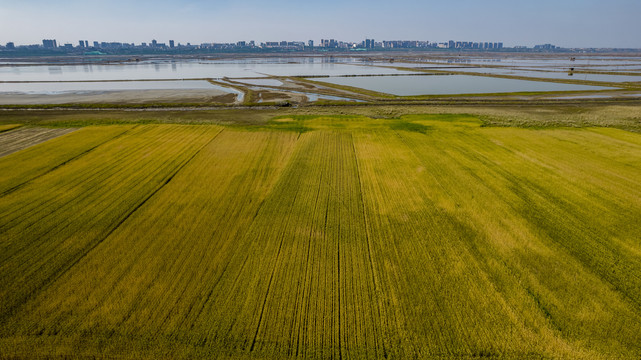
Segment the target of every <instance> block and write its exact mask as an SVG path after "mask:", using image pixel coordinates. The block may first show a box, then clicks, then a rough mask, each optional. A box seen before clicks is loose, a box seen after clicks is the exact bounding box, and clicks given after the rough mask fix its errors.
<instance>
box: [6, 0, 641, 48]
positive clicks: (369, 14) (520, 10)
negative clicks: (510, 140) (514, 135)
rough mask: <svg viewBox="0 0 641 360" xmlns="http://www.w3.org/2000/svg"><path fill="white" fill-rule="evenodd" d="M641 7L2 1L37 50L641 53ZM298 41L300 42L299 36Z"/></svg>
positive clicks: (17, 32) (20, 37)
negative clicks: (388, 47)
mask: <svg viewBox="0 0 641 360" xmlns="http://www.w3.org/2000/svg"><path fill="white" fill-rule="evenodd" d="M639 13H641V2H638V1H633V0H613V1H610V2H608V3H605V2H602V1H596V0H582V1H578V0H557V1H552V0H541V1H538V2H524V1H520V2H518V3H515V2H508V1H506V0H491V1H486V2H482V3H481V2H478V1H472V0H456V1H451V2H447V3H446V2H435V1H427V2H421V3H419V4H416V3H415V2H412V1H408V0H399V1H396V2H384V1H380V0H374V1H362V0H351V1H345V2H338V1H335V0H330V1H325V2H322V3H313V4H309V3H307V2H303V3H301V2H296V1H293V0H278V1H272V2H269V3H265V2H260V1H255V0H247V1H245V2H243V3H242V4H239V3H237V2H231V1H216V2H211V1H209V2H206V1H201V0H191V1H185V2H180V3H179V4H176V3H175V2H170V1H166V0H162V1H149V0H141V1H137V2H125V1H122V0H115V1H112V2H108V3H107V2H99V1H94V0H88V1H78V0H61V1H58V2H49V1H43V0H25V1H21V2H14V1H9V0H0V43H2V44H4V43H6V42H14V43H15V44H16V45H27V44H35V43H39V42H40V41H41V40H42V39H43V38H47V39H58V42H59V43H73V44H76V43H77V41H78V40H79V39H96V40H98V39H101V41H114V42H117V41H126V42H134V43H142V42H148V41H149V39H153V38H156V39H163V40H162V41H169V39H172V40H174V41H175V42H176V43H183V44H184V43H187V42H191V43H195V44H200V43H207V42H221V43H222V42H236V41H239V40H241V39H246V40H248V41H249V40H255V41H256V42H257V43H260V42H267V41H275V40H279V39H291V40H300V41H307V40H309V39H314V40H315V41H318V40H320V39H321V38H336V39H338V38H341V39H344V40H345V41H354V42H356V41H361V40H362V39H364V38H376V39H390V40H392V39H412V40H426V41H448V40H449V39H467V40H468V41H473V42H482V41H487V40H488V39H501V40H502V41H503V42H504V43H505V46H510V47H512V46H519V45H521V46H533V45H536V44H542V43H554V44H557V45H558V46H562V47H617V48H641V39H640V38H639V37H638V36H637V35H638V34H639V33H641V22H639V21H638V20H637V19H636V18H637V16H638V14H639ZM296 37H301V38H300V39H292V38H296Z"/></svg>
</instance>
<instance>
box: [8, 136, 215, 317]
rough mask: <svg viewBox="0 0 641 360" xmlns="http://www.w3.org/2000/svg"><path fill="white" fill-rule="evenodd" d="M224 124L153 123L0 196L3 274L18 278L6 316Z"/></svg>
mask: <svg viewBox="0 0 641 360" xmlns="http://www.w3.org/2000/svg"><path fill="white" fill-rule="evenodd" d="M218 131H220V130H219V129H210V128H204V127H192V128H182V127H179V128H176V127H172V126H159V127H149V128H147V130H146V131H142V132H140V133H137V134H131V135H128V136H124V137H121V138H119V139H117V140H114V141H112V142H110V143H109V144H108V145H107V146H105V147H102V148H100V150H98V151H95V152H92V153H90V154H88V155H87V156H84V157H82V158H80V159H78V161H75V162H73V163H70V164H68V165H66V166H63V167H60V168H59V169H57V170H55V171H53V172H51V173H49V174H47V175H45V176H42V177H40V178H38V179H36V180H35V181H33V182H31V183H29V184H28V185H27V186H25V187H23V188H21V189H20V190H18V191H15V192H13V193H11V194H8V195H6V196H4V197H2V198H0V213H2V214H5V215H3V218H8V221H7V223H4V224H3V226H2V227H1V228H0V237H1V238H2V244H1V245H2V249H3V262H2V267H1V268H0V279H1V280H0V281H1V282H2V283H5V284H14V285H12V286H7V287H4V288H3V289H2V290H1V296H2V298H3V300H4V301H3V303H2V314H1V315H2V317H3V318H6V317H7V316H9V315H11V314H12V313H13V312H14V311H15V310H16V309H17V307H18V306H20V305H21V304H22V303H23V302H24V301H25V300H27V299H28V298H30V297H32V296H34V295H35V294H36V293H37V292H38V291H40V290H41V289H42V287H43V286H46V285H47V284H49V283H51V282H52V281H53V280H55V279H56V278H58V277H59V276H60V275H61V274H63V273H64V272H65V271H66V270H67V269H69V268H70V267H71V266H73V265H74V263H75V262H76V261H77V260H78V259H80V258H82V257H83V256H84V255H85V254H86V253H87V251H89V250H91V249H92V248H93V247H94V246H95V245H96V244H97V243H99V242H100V241H102V240H103V239H104V237H105V236H106V235H107V234H108V233H109V232H111V231H112V230H113V228H114V227H115V226H117V225H118V224H119V223H120V222H121V221H122V220H123V219H124V218H125V217H126V216H128V214H129V213H130V211H131V210H132V209H135V208H136V206H137V205H138V204H139V203H140V202H142V201H144V199H145V198H146V197H147V196H148V194H151V193H153V192H154V191H155V190H156V189H157V188H158V187H159V186H163V185H164V182H165V181H166V180H167V179H168V177H169V176H170V175H171V173H172V171H174V169H176V168H177V167H179V166H180V165H181V163H183V162H185V161H186V160H188V159H189V157H191V156H192V155H193V154H194V153H195V152H196V151H198V150H199V148H201V147H202V146H203V145H205V144H206V143H207V142H208V141H210V140H211V139H212V138H213V136H215V135H216V133H217V132H218ZM140 144H145V145H144V146H139V145H140ZM119 152H120V153H122V156H116V157H111V155H112V154H113V153H119ZM125 155H126V156H125ZM110 160H111V161H110ZM94 172H96V173H98V174H100V175H99V176H92V175H93V174H92V173H94ZM65 179H68V180H69V181H68V182H67V181H64V180H65ZM43 188H45V189H49V190H48V191H46V192H43V191H41V189H43ZM25 201H27V204H29V206H25ZM42 205H44V210H42ZM9 214H11V215H12V216H10V217H9V216H8V215H9Z"/></svg>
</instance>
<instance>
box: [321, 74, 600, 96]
mask: <svg viewBox="0 0 641 360" xmlns="http://www.w3.org/2000/svg"><path fill="white" fill-rule="evenodd" d="M314 80H317V81H323V82H328V83H331V84H337V85H345V86H353V87H358V88H363V89H367V90H372V91H378V92H383V93H388V94H393V95H399V96H411V95H447V94H483V93H503V92H506V93H507V92H526V91H583V90H603V89H610V88H608V87H601V86H587V85H575V84H559V83H551V82H543V81H528V80H514V79H501V78H493V77H484V76H469V75H427V76H412V75H410V76H380V77H332V78H327V79H325V78H324V79H314Z"/></svg>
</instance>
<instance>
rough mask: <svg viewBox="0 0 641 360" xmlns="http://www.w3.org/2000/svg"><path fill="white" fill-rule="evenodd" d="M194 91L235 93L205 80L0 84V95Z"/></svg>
mask: <svg viewBox="0 0 641 360" xmlns="http://www.w3.org/2000/svg"><path fill="white" fill-rule="evenodd" d="M194 89H209V90H220V91H224V92H233V93H236V91H234V90H233V89H230V88H226V87H222V86H218V85H214V84H211V83H210V82H208V81H205V80H185V81H181V80H178V81H110V82H52V83H42V82H36V83H0V93H25V94H63V93H84V92H93V91H124V90H194Z"/></svg>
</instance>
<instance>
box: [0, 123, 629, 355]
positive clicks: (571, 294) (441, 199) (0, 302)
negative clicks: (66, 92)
mask: <svg viewBox="0 0 641 360" xmlns="http://www.w3.org/2000/svg"><path fill="white" fill-rule="evenodd" d="M480 124H481V123H480V121H479V120H478V119H476V118H475V117H473V116H463V115H456V116H454V115H412V116H403V117H401V118H398V119H371V118H367V117H363V116H350V117H347V116H322V117H315V116H288V117H281V118H276V119H274V120H273V121H271V122H269V123H267V124H266V125H262V126H260V127H258V128H256V127H254V128H252V130H253V131H243V130H242V129H241V128H240V127H221V126H212V125H198V126H191V125H137V126H116V125H111V126H102V127H88V128H84V129H81V130H77V131H75V132H73V133H71V134H68V135H65V136H64V137H60V138H57V139H54V140H50V141H48V142H45V143H43V144H40V145H36V146H34V147H31V148H28V149H26V150H22V151H20V152H17V153H15V154H12V155H10V156H6V157H3V158H0V170H1V171H0V283H1V284H3V286H2V287H1V288H0V357H2V356H4V357H14V356H17V357H39V356H42V357H57V356H61V357H64V356H70V357H93V356H97V357H101V356H104V357H122V358H153V359H156V358H186V359H187V358H221V357H223V358H224V357H228V358H315V359H327V358H336V359H343V358H345V359H346V358H358V359H360V358H373V359H376V358H381V359H382V358H398V359H404V358H426V359H430V358H439V359H440V358H455V359H456V358H465V359H469V358H482V357H494V358H513V359H522V358H572V359H575V358H579V359H581V358H582V359H638V358H639V356H641V243H640V242H639V239H641V227H640V226H639V224H641V135H639V134H635V133H631V132H626V131H623V130H616V129H608V128H584V129H567V128H557V129H546V130H533V129H519V128H492V127H481V126H480ZM21 164H22V165H21ZM19 165H20V166H19ZM11 169H20V170H16V171H13V172H11V171H9V170H11Z"/></svg>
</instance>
